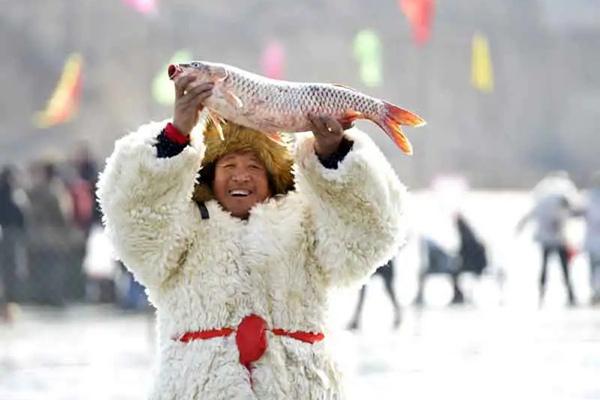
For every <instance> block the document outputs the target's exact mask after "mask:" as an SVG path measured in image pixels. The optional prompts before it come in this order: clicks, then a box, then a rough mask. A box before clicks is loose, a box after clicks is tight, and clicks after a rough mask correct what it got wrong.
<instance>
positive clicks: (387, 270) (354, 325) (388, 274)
mask: <svg viewBox="0 0 600 400" xmlns="http://www.w3.org/2000/svg"><path fill="white" fill-rule="evenodd" d="M375 275H380V276H381V277H382V278H383V283H384V285H385V292H386V293H387V295H388V297H389V299H390V301H391V302H392V306H393V307H394V322H393V327H394V329H396V328H398V327H399V326H400V323H401V322H402V309H401V308H400V303H398V298H397V296H396V291H395V289H394V260H393V259H391V260H389V261H388V262H387V263H385V264H384V265H382V266H381V267H379V268H377V270H376V271H375V273H374V274H373V276H375ZM366 293H367V285H366V284H365V285H363V286H362V287H361V288H360V293H359V295H358V303H356V309H355V310H354V315H353V317H352V319H351V320H350V323H349V324H348V329H350V330H357V329H359V328H360V319H361V315H362V309H363V304H364V301H365V294H366Z"/></svg>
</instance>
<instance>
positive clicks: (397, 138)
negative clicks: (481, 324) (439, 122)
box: [374, 101, 426, 155]
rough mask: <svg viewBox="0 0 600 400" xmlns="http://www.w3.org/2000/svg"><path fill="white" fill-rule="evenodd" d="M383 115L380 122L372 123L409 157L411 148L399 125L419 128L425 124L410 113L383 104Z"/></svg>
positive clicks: (388, 104) (411, 151)
mask: <svg viewBox="0 0 600 400" xmlns="http://www.w3.org/2000/svg"><path fill="white" fill-rule="evenodd" d="M384 104H385V113H384V115H383V118H382V120H380V121H374V122H375V123H376V124H377V125H379V126H380V127H381V129H383V130H384V131H385V133H387V135H388V136H389V137H390V138H391V139H392V140H393V141H394V143H396V146H398V147H399V148H400V149H401V150H402V151H403V152H404V153H405V154H408V155H411V154H412V153H413V148H412V145H411V144H410V142H409V141H408V138H407V137H406V136H405V135H404V133H403V132H402V129H401V128H400V126H401V125H406V126H414V127H419V126H423V125H425V124H426V122H425V120H424V119H423V118H421V117H419V116H418V115H417V114H414V113H412V112H410V111H407V110H404V109H402V108H400V107H397V106H395V105H393V104H390V103H388V102H385V101H384Z"/></svg>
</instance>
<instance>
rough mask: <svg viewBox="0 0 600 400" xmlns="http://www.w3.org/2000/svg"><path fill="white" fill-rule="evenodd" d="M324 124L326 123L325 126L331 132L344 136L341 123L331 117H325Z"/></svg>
mask: <svg viewBox="0 0 600 400" xmlns="http://www.w3.org/2000/svg"><path fill="white" fill-rule="evenodd" d="M323 122H324V123H325V126H327V129H328V130H329V132H331V133H333V134H336V135H342V134H343V133H344V129H343V128H342V125H340V123H339V122H338V121H337V120H336V119H335V118H333V117H331V116H325V117H323Z"/></svg>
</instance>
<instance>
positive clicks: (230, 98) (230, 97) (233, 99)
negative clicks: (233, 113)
mask: <svg viewBox="0 0 600 400" xmlns="http://www.w3.org/2000/svg"><path fill="white" fill-rule="evenodd" d="M223 96H225V99H226V100H227V102H228V103H229V104H231V105H232V106H234V107H236V108H242V107H243V106H244V102H243V101H242V99H240V98H239V97H237V96H236V95H235V93H233V92H232V91H229V90H225V91H224V92H223Z"/></svg>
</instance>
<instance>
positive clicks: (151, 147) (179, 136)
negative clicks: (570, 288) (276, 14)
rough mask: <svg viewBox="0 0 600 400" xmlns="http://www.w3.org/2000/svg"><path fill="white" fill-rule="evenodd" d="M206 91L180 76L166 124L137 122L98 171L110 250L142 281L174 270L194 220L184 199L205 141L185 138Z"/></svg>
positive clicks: (155, 281) (155, 280)
mask: <svg viewBox="0 0 600 400" xmlns="http://www.w3.org/2000/svg"><path fill="white" fill-rule="evenodd" d="M211 89H212V86H210V85H202V84H198V83H195V81H194V80H193V79H191V78H190V77H189V76H185V75H182V76H181V77H179V79H178V80H177V81H176V82H175V91H176V101H175V110H174V119H173V123H172V124H171V123H168V124H167V123H166V121H165V122H160V123H151V124H148V125H144V126H142V127H141V128H139V129H138V131H136V132H133V133H130V134H128V135H127V136H125V137H123V138H122V139H120V140H118V141H117V143H116V145H115V150H114V152H113V154H112V155H111V156H110V157H109V159H108V160H107V162H106V168H105V170H104V172H102V174H101V175H100V180H99V183H98V199H99V202H100V206H101V208H102V212H103V214H104V223H105V225H106V228H107V233H108V235H109V237H110V238H111V241H112V243H113V246H114V247H115V250H116V252H117V256H118V257H119V258H120V259H121V260H123V262H124V263H125V265H126V266H127V267H128V268H129V269H131V270H132V271H133V273H134V275H135V276H136V279H138V280H139V281H140V282H142V283H143V284H144V285H146V286H149V287H153V286H154V287H155V286H159V285H160V284H161V283H162V282H163V281H164V280H165V279H167V278H168V277H169V275H170V273H171V272H172V271H173V270H175V269H176V268H177V266H178V262H179V261H180V257H181V255H182V253H183V252H184V251H185V248H186V246H187V240H188V239H189V237H190V234H191V231H192V229H193V227H194V224H198V223H200V222H199V220H200V216H199V214H198V213H199V211H198V209H197V207H196V205H195V204H194V203H193V202H192V200H191V199H192V192H193V190H194V185H195V181H196V176H197V174H198V171H199V169H200V165H201V162H202V157H203V154H204V143H203V142H202V135H201V134H198V135H197V137H198V141H197V142H198V143H194V145H191V144H189V142H190V141H189V137H190V133H191V132H192V130H193V129H194V126H196V124H197V123H198V113H199V111H200V109H201V104H202V101H204V100H205V99H206V98H207V97H208V96H210V90H211ZM202 128H203V127H201V126H199V127H197V128H196V129H198V130H199V131H200V130H201V129H202ZM192 136H194V137H196V135H192Z"/></svg>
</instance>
